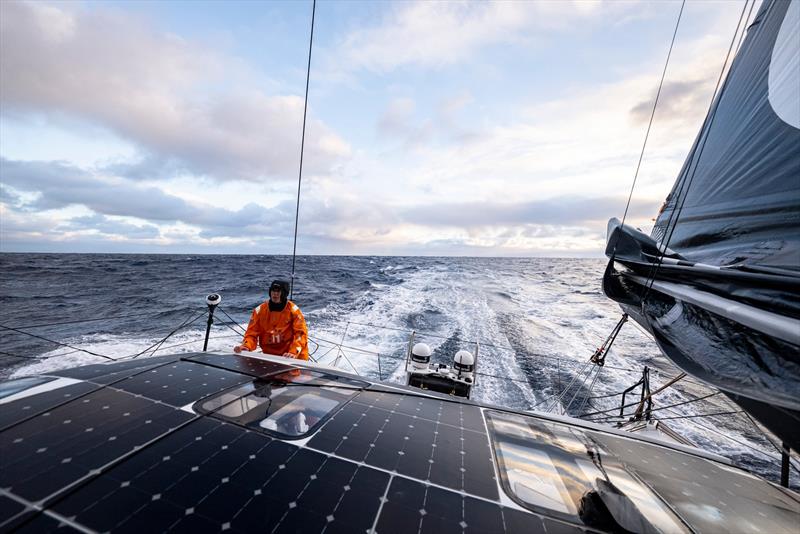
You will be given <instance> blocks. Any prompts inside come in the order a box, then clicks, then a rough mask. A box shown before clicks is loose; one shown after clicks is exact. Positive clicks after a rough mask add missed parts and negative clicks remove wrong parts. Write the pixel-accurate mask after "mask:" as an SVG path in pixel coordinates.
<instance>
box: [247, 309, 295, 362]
mask: <svg viewBox="0 0 800 534" xmlns="http://www.w3.org/2000/svg"><path fill="white" fill-rule="evenodd" d="M242 345H244V346H245V348H247V350H255V348H256V347H257V346H259V345H261V350H262V351H263V352H264V353H266V354H277V355H279V356H282V355H284V354H286V353H289V354H292V355H294V357H295V358H297V359H300V360H307V359H308V328H307V327H306V320H305V319H304V318H303V313H302V312H301V311H300V308H298V307H297V305H296V304H295V303H294V302H292V301H291V300H290V301H287V302H286V306H284V308H283V310H281V311H271V310H270V309H269V302H268V301H267V302H263V303H261V304H260V305H259V306H258V307H257V308H256V309H254V310H253V314H252V315H251V316H250V324H248V325H247V332H245V334H244V340H243V341H242Z"/></svg>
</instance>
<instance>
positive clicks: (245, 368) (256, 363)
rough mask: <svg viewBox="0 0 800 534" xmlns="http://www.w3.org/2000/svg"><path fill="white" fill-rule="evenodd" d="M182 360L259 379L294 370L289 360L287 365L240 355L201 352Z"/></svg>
mask: <svg viewBox="0 0 800 534" xmlns="http://www.w3.org/2000/svg"><path fill="white" fill-rule="evenodd" d="M182 359H183V360H186V361H191V362H197V363H202V364H206V365H211V366H214V367H219V368H220V369H227V370H229V371H235V372H237V373H242V374H245V375H248V376H258V377H264V376H269V375H272V374H275V373H282V372H284V371H287V370H289V369H293V367H292V366H291V362H292V360H290V359H288V358H287V359H286V362H287V363H286V365H283V364H279V363H275V362H271V361H267V360H259V359H257V358H249V357H247V356H240V355H238V354H225V355H219V354H208V353H203V352H199V353H195V354H192V355H190V356H184V357H183V358H182Z"/></svg>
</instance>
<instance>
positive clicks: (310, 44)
mask: <svg viewBox="0 0 800 534" xmlns="http://www.w3.org/2000/svg"><path fill="white" fill-rule="evenodd" d="M316 11H317V0H313V4H312V7H311V35H310V37H309V39H308V67H307V68H306V99H305V104H304V106H303V133H302V136H301V138H300V171H299V173H298V176H297V205H296V206H295V211H294V244H293V245H292V279H291V281H290V282H289V298H290V299H291V298H292V295H293V293H294V263H295V258H296V256H297V223H298V220H299V217H300V184H301V183H302V181H303V151H304V149H305V145H306V114H307V113H308V82H309V80H310V78H311V50H312V47H313V44H314V15H315V14H316Z"/></svg>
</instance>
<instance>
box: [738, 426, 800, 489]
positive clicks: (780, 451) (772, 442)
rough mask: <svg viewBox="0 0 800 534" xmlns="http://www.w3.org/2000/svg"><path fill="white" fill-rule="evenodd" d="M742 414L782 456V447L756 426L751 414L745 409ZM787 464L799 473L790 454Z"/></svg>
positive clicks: (799, 470)
mask: <svg viewBox="0 0 800 534" xmlns="http://www.w3.org/2000/svg"><path fill="white" fill-rule="evenodd" d="M742 414H743V415H744V416H745V417H747V419H748V420H749V421H750V423H751V424H752V425H753V428H755V429H756V431H757V432H760V433H761V436H762V437H763V438H764V439H766V440H767V442H769V444H770V445H772V446H773V447H774V448H775V450H776V451H778V454H780V455H781V456H783V449H782V448H781V447H779V446H778V444H777V443H775V442H774V441H772V439H771V438H770V437H769V436H768V435H767V433H766V432H765V431H764V430H762V429H761V427H759V426H758V424H757V423H756V422H755V420H754V419H753V417H752V416H751V415H750V414H749V413H747V412H746V411H742ZM789 465H791V466H792V467H793V468H794V470H795V471H797V473H798V474H800V469H798V468H797V467H795V466H794V464H792V458H791V456H790V457H789Z"/></svg>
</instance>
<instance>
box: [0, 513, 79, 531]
mask: <svg viewBox="0 0 800 534" xmlns="http://www.w3.org/2000/svg"><path fill="white" fill-rule="evenodd" d="M5 527H6V526H4V527H3V531H4V532H5V531H6V529H5ZM8 531H9V532H12V531H13V532H19V533H24V534H29V533H30V534H47V533H50V532H58V533H59V534H62V533H63V534H70V533H72V532H79V531H78V530H76V529H74V528H72V527H70V526H68V525H65V524H63V523H61V522H60V521H59V520H58V519H54V518H52V517H50V516H48V515H47V514H43V513H41V512H33V511H31V512H28V513H27V514H26V515H25V517H24V518H22V519H20V520H19V521H18V522H15V524H14V525H13V526H9V530H8Z"/></svg>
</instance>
